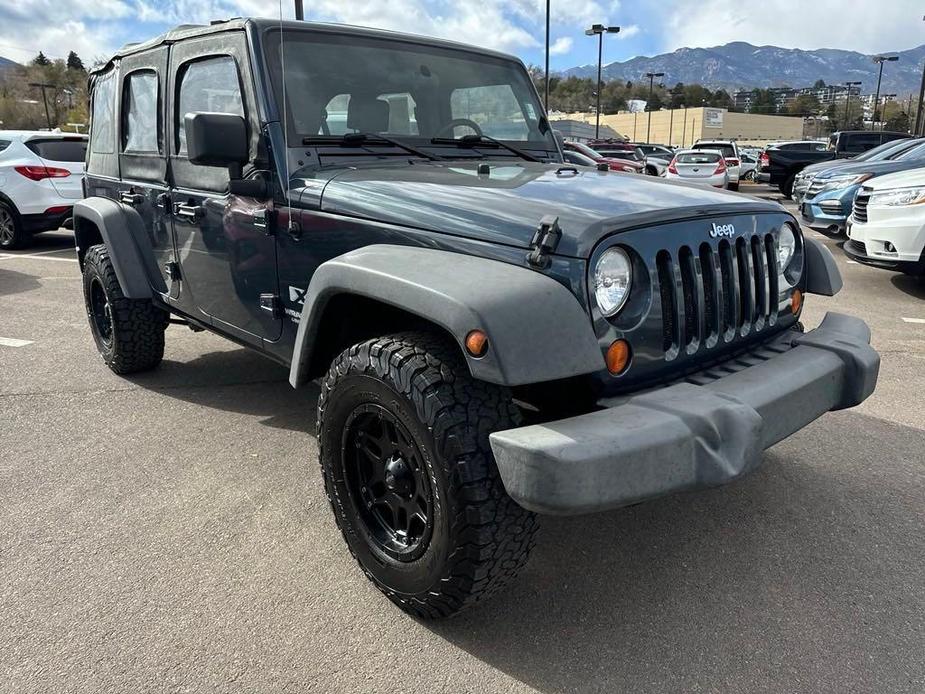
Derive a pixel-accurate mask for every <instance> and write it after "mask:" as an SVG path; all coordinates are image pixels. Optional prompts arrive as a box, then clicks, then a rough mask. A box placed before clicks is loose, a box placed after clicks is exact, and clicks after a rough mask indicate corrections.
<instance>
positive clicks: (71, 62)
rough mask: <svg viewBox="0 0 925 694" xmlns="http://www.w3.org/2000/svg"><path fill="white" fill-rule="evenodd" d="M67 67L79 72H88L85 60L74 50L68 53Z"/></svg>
mask: <svg viewBox="0 0 925 694" xmlns="http://www.w3.org/2000/svg"><path fill="white" fill-rule="evenodd" d="M67 69H68V70H77V71H78V72H86V71H87V70H86V68H85V67H84V63H83V61H82V60H81V59H80V57H79V56H78V55H77V54H76V53H75V52H74V51H71V52H70V53H68V54H67Z"/></svg>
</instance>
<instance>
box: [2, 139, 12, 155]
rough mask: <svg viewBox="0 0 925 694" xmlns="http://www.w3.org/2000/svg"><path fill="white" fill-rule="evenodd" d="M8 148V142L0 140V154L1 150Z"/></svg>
mask: <svg viewBox="0 0 925 694" xmlns="http://www.w3.org/2000/svg"><path fill="white" fill-rule="evenodd" d="M9 146H10V141H9V140H0V152H2V151H3V150H5V149H6V148H7V147H9Z"/></svg>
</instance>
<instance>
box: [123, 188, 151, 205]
mask: <svg viewBox="0 0 925 694" xmlns="http://www.w3.org/2000/svg"><path fill="white" fill-rule="evenodd" d="M119 200H120V201H122V202H124V203H125V204H126V205H131V206H132V207H135V205H140V204H141V203H143V202H144V201H145V196H144V195H142V194H141V193H136V192H135V191H133V190H123V191H121V192H120V193H119Z"/></svg>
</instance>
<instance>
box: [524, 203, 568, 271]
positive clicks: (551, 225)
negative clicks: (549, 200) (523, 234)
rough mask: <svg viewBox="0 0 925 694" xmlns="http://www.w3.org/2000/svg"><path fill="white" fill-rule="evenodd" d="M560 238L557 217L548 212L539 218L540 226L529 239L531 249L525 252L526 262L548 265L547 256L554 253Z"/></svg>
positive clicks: (534, 264) (535, 265) (560, 231)
mask: <svg viewBox="0 0 925 694" xmlns="http://www.w3.org/2000/svg"><path fill="white" fill-rule="evenodd" d="M561 238H562V230H561V229H560V228H559V218H558V217H556V216H555V215H551V214H548V215H546V216H545V217H543V218H542V219H541V220H540V226H539V228H538V229H537V230H536V233H535V234H534V235H533V240H532V241H530V248H531V249H532V250H531V251H530V252H529V253H528V254H527V262H528V263H530V265H532V266H533V267H540V268H544V267H546V266H548V265H549V256H550V254H552V253H554V252H555V250H556V247H557V246H558V245H559V240H560V239H561Z"/></svg>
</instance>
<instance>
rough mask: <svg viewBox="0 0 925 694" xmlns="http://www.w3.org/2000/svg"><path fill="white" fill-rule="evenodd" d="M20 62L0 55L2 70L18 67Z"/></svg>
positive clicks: (0, 68)
mask: <svg viewBox="0 0 925 694" xmlns="http://www.w3.org/2000/svg"><path fill="white" fill-rule="evenodd" d="M18 65H19V63H17V62H16V61H15V60H10V59H9V58H4V57H3V56H2V55H0V70H6V69H7V68H11V67H17V66H18Z"/></svg>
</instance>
